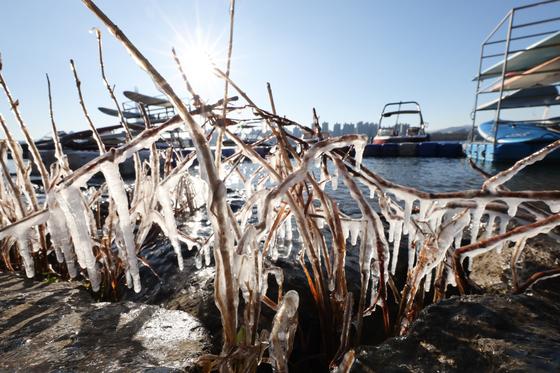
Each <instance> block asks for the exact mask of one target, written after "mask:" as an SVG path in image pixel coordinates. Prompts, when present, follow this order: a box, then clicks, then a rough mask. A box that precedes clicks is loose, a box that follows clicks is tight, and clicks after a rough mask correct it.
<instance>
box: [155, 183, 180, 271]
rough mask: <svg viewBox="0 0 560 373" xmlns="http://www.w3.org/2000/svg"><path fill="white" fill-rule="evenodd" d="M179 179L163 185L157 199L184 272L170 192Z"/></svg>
mask: <svg viewBox="0 0 560 373" xmlns="http://www.w3.org/2000/svg"><path fill="white" fill-rule="evenodd" d="M178 181H179V180H178V179H177V180H176V181H174V182H169V183H167V184H165V186H164V185H161V186H160V187H159V188H158V190H157V192H156V193H157V199H158V201H159V204H160V205H161V212H162V214H163V219H164V223H165V226H166V228H167V236H168V238H169V241H170V242H171V246H173V250H174V251H175V255H177V264H178V265H179V270H181V271H182V270H183V254H182V253H181V245H180V244H179V238H178V236H179V233H178V232H177V222H176V221H175V214H174V212H173V206H172V205H171V198H170V194H171V193H170V190H171V188H174V187H175V185H176V183H177V182H178Z"/></svg>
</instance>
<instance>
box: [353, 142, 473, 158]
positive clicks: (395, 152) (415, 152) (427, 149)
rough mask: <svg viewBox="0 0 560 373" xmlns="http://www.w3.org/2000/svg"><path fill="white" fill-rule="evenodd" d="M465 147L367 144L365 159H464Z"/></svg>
mask: <svg viewBox="0 0 560 373" xmlns="http://www.w3.org/2000/svg"><path fill="white" fill-rule="evenodd" d="M464 156H465V154H464V152H463V145H462V144H461V143H460V142H438V141H426V142H417V143H415V142H403V143H385V144H367V145H366V147H365V149H364V157H423V158H462V157H464Z"/></svg>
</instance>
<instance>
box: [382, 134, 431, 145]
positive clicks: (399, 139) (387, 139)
mask: <svg viewBox="0 0 560 373" xmlns="http://www.w3.org/2000/svg"><path fill="white" fill-rule="evenodd" d="M425 141H430V136H429V135H419V136H375V137H374V138H373V140H372V143H373V144H400V143H403V142H425Z"/></svg>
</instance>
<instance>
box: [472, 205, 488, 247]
mask: <svg viewBox="0 0 560 373" xmlns="http://www.w3.org/2000/svg"><path fill="white" fill-rule="evenodd" d="M487 203H488V202H487V201H478V202H477V203H476V208H475V209H474V211H473V213H472V219H471V223H472V229H471V244H473V243H475V242H476V240H477V238H478V231H479V230H480V219H481V218H482V214H483V213H484V209H485V208H486V204H487Z"/></svg>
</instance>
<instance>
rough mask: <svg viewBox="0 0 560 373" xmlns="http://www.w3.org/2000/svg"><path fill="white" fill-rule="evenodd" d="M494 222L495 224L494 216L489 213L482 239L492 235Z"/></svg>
mask: <svg viewBox="0 0 560 373" xmlns="http://www.w3.org/2000/svg"><path fill="white" fill-rule="evenodd" d="M495 222H496V214H494V213H492V212H489V213H488V222H487V223H486V232H484V236H483V238H484V239H486V238H488V237H491V236H492V233H493V232H494V223H495Z"/></svg>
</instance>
